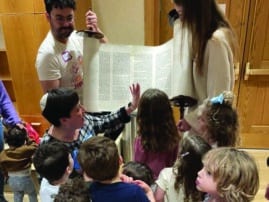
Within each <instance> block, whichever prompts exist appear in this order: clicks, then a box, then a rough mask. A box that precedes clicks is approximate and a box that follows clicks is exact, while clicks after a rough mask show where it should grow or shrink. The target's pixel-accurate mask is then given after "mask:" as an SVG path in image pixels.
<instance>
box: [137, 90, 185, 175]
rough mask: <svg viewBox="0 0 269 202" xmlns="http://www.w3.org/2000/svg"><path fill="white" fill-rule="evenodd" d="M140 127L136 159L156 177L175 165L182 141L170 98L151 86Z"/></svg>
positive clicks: (144, 100) (140, 108)
mask: <svg viewBox="0 0 269 202" xmlns="http://www.w3.org/2000/svg"><path fill="white" fill-rule="evenodd" d="M137 128H138V131H137V133H138V135H137V137H136V138H135V143H134V161H137V162H141V163H145V164H146V165H148V166H149V167H150V169H151V170H152V171H153V176H154V179H157V177H158V175H159V172H160V171H161V170H162V169H163V168H164V167H169V166H172V165H173V164H174V162H175V160H176V158H177V153H178V144H179V141H180V136H179V134H178V132H177V128H176V124H175V121H174V117H173V112H172V107H171V105H170V101H169V98H168V96H167V95H166V94H165V93H164V92H163V91H161V90H158V89H148V90H146V91H145V92H144V93H143V94H142V96H141V99H140V102H139V104H138V111H137Z"/></svg>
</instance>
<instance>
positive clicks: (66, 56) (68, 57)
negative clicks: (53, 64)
mask: <svg viewBox="0 0 269 202" xmlns="http://www.w3.org/2000/svg"><path fill="white" fill-rule="evenodd" d="M62 58H63V60H64V61H65V62H68V61H70V60H71V59H72V55H71V53H70V52H69V51H64V52H62Z"/></svg>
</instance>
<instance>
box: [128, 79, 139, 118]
mask: <svg viewBox="0 0 269 202" xmlns="http://www.w3.org/2000/svg"><path fill="white" fill-rule="evenodd" d="M129 88H130V92H131V94H132V102H131V103H130V104H129V105H128V108H127V109H126V110H127V113H128V114H130V113H132V112H133V111H134V110H135V109H136V108H137V106H138V103H139V100H140V85H139V83H135V84H132V85H131V86H130V87H129Z"/></svg>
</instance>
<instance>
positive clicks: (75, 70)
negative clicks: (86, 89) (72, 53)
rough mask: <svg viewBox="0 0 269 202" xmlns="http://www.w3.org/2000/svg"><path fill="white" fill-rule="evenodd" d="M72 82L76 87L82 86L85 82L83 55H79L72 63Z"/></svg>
mask: <svg viewBox="0 0 269 202" xmlns="http://www.w3.org/2000/svg"><path fill="white" fill-rule="evenodd" d="M71 74H72V84H73V86H74V87H75V89H77V88H80V87H81V86H82V84H83V77H82V75H83V74H82V56H81V55H80V56H78V57H77V59H76V61H75V62H74V63H73V64H72V68H71Z"/></svg>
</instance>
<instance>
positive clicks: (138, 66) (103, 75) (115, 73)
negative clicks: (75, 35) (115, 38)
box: [83, 36, 186, 111]
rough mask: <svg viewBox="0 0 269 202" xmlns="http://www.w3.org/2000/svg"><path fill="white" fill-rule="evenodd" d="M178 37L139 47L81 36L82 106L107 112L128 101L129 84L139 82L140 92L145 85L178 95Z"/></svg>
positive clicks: (146, 87) (144, 88)
mask: <svg viewBox="0 0 269 202" xmlns="http://www.w3.org/2000/svg"><path fill="white" fill-rule="evenodd" d="M181 40H182V38H180V36H179V37H178V38H175V37H174V38H173V39H171V40H170V41H168V42H166V43H165V44H162V45H160V46H142V45H141V46H139V45H118V44H109V43H108V44H100V43H99V41H98V40H96V39H94V38H88V37H84V50H83V51H84V53H83V54H84V56H83V59H84V61H83V63H84V64H83V78H84V85H83V104H84V106H85V108H86V109H87V110H89V111H103V110H108V111H110V110H116V109H117V108H119V107H120V106H123V105H126V104H127V103H128V102H129V101H131V100H130V99H131V94H130V92H129V85H130V84H132V83H139V84H140V86H141V93H143V92H144V91H145V90H146V89H148V88H159V89H161V90H163V91H164V92H166V93H167V95H168V96H169V97H173V96H175V95H178V94H180V93H181V92H180V89H181V87H180V84H181V83H182V82H181V79H184V78H181V77H180V75H179V73H178V72H177V69H178V66H179V65H180V66H182V65H181V64H178V60H177V58H178V57H179V55H180V54H179V53H178V52H179V48H178V47H180V44H179V43H180V41H181ZM183 45H184V44H183ZM175 47H176V48H175ZM175 55H176V56H177V57H174V56H175ZM184 57H185V55H184ZM183 66H186V65H183ZM184 93H185V92H184ZM185 94H186V93H185Z"/></svg>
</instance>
